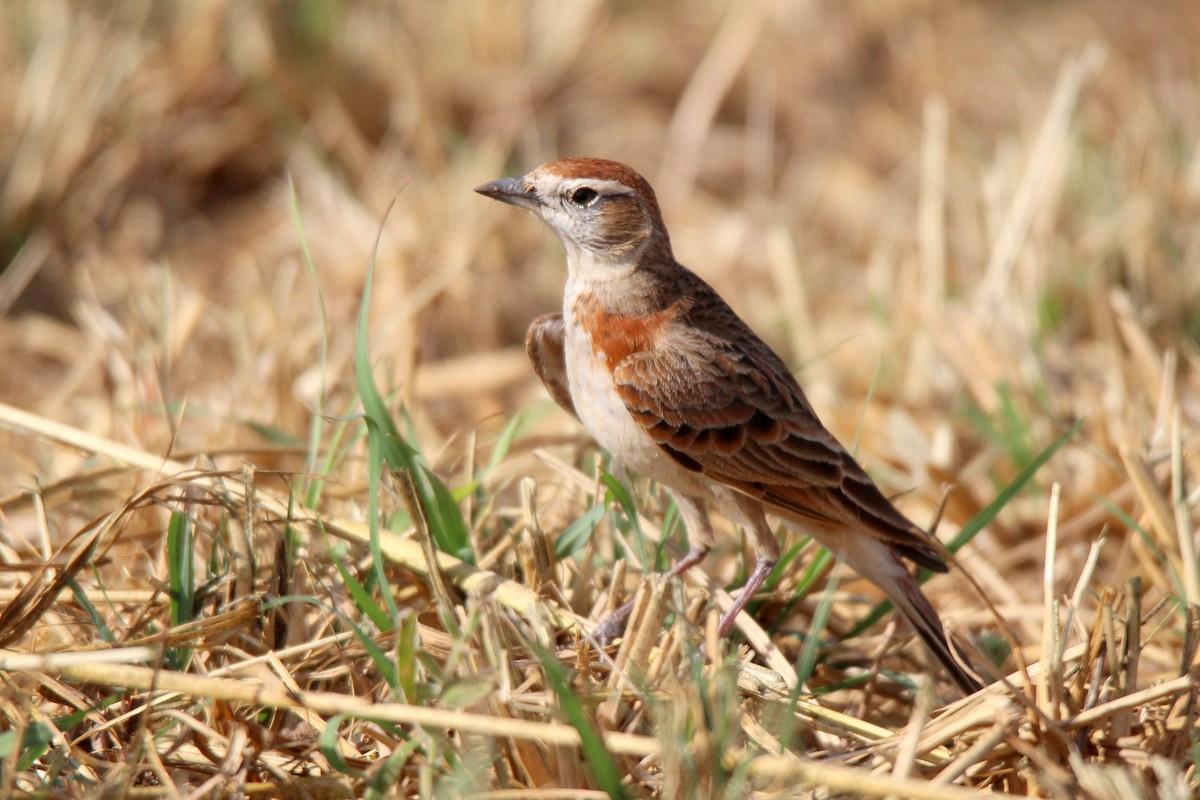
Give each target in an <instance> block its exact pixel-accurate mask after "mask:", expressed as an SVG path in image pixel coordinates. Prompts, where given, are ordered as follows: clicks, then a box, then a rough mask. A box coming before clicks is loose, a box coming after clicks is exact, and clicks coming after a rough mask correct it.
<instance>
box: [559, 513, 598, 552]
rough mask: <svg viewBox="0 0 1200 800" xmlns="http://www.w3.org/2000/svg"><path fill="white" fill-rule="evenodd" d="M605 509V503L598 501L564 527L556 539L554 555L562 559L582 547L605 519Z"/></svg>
mask: <svg viewBox="0 0 1200 800" xmlns="http://www.w3.org/2000/svg"><path fill="white" fill-rule="evenodd" d="M604 511H605V506H604V503H597V504H596V505H594V506H592V507H591V508H589V509H588V510H587V511H585V512H583V514H582V515H581V516H580V517H579V518H578V519H576V520H575V521H574V522H572V523H571V524H570V525H568V526H567V527H565V528H563V531H562V533H560V534H559V535H558V538H557V539H555V540H554V555H555V556H556V557H557V558H559V559H560V560H561V559H564V558H566V557H568V556H571V555H574V554H575V553H576V552H578V551H579V550H580V549H582V548H583V546H584V545H586V544H587V542H588V539H590V538H592V533H593V532H594V531H595V530H596V526H597V525H599V524H600V520H602V519H604Z"/></svg>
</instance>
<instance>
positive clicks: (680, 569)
mask: <svg viewBox="0 0 1200 800" xmlns="http://www.w3.org/2000/svg"><path fill="white" fill-rule="evenodd" d="M706 555H708V548H707V547H704V548H699V547H693V548H692V549H691V550H689V551H688V554H687V555H686V556H684V557H683V558H681V559H679V562H678V563H677V564H676V565H675V566H673V567H671V569H670V570H669V571H668V572H667V577H668V578H674V577H676V576H678V575H682V574H683V573H685V572H687V571H688V570H689V569H691V568H692V567H694V566H696V565H697V564H699V563H700V562H701V561H703V560H704V557H705V556H706ZM761 582H762V581H759V583H761ZM632 613H633V601H632V600H630V601H629V602H628V603H626V604H625V605H623V606H621V607H620V608H618V609H617V610H616V611H614V612H612V613H611V614H609V615H608V616H607V617H605V618H604V621H603V622H601V623H600V624H599V625H597V626H596V630H595V632H594V633H595V636H596V640H597V641H599V642H600V646H601V647H604V646H606V645H608V643H609V642H611V641H612V640H613V639H616V638H617V637H618V636H620V635H621V634H622V633H624V632H625V623H627V622H628V621H629V615H630V614H632Z"/></svg>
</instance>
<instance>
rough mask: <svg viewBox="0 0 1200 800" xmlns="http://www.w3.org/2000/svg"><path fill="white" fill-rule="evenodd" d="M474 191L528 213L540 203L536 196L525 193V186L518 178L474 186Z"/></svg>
mask: <svg viewBox="0 0 1200 800" xmlns="http://www.w3.org/2000/svg"><path fill="white" fill-rule="evenodd" d="M475 191H477V192H479V193H480V194H481V195H483V196H484V197H490V198H492V199H493V200H499V201H500V202H502V203H510V204H512V205H514V206H520V207H521V208H528V209H529V210H530V211H533V210H534V209H536V208H537V207H538V206H540V205H541V201H540V200H538V198H537V195H536V194H534V193H533V192H530V191H527V190H526V189H525V184H524V183H522V181H521V179H520V178H501V179H500V180H497V181H492V182H491V183H485V184H483V185H481V186H476V187H475Z"/></svg>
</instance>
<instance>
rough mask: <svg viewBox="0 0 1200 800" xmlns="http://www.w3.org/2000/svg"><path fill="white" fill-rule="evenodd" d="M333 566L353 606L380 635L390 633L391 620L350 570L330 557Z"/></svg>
mask: <svg viewBox="0 0 1200 800" xmlns="http://www.w3.org/2000/svg"><path fill="white" fill-rule="evenodd" d="M330 560H331V561H332V562H333V566H334V567H335V568H336V569H337V571H338V575H340V576H341V577H342V584H343V585H344V586H345V587H346V591H348V592H349V593H350V598H351V599H352V600H353V601H354V606H355V607H356V608H357V609H358V610H359V611H361V612H362V613H363V614H365V615H366V616H367V618H368V619H370V620H371V622H374V623H375V627H376V628H379V630H380V632H382V633H389V632H391V630H392V628H393V627H394V626H393V625H392V618H391V617H389V616H388V614H387V612H386V611H384V610H383V609H382V608H380V607H379V604H378V603H376V602H375V599H374V598H373V597H371V593H370V592H368V591H367V588H366V587H365V586H363V585H362V583H361V582H360V581H359V580H358V578H356V577H354V575H353V573H351V572H350V570H348V569H346V565H345V564H343V563H342V560H341V559H340V558H337V557H336V556H332V555H331V556H330Z"/></svg>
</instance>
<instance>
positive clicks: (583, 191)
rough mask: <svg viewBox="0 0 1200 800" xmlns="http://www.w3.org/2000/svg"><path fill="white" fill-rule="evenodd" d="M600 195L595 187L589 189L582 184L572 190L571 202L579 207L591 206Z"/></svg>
mask: <svg viewBox="0 0 1200 800" xmlns="http://www.w3.org/2000/svg"><path fill="white" fill-rule="evenodd" d="M599 197H600V193H599V192H597V191H596V190H595V189H589V188H588V187H586V186H581V187H579V188H578V189H576V190H575V191H573V192H571V202H572V203H574V204H575V205H577V206H579V207H581V208H582V207H584V206H590V205H591V204H592V203H594V202H596V199H597V198H599Z"/></svg>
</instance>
